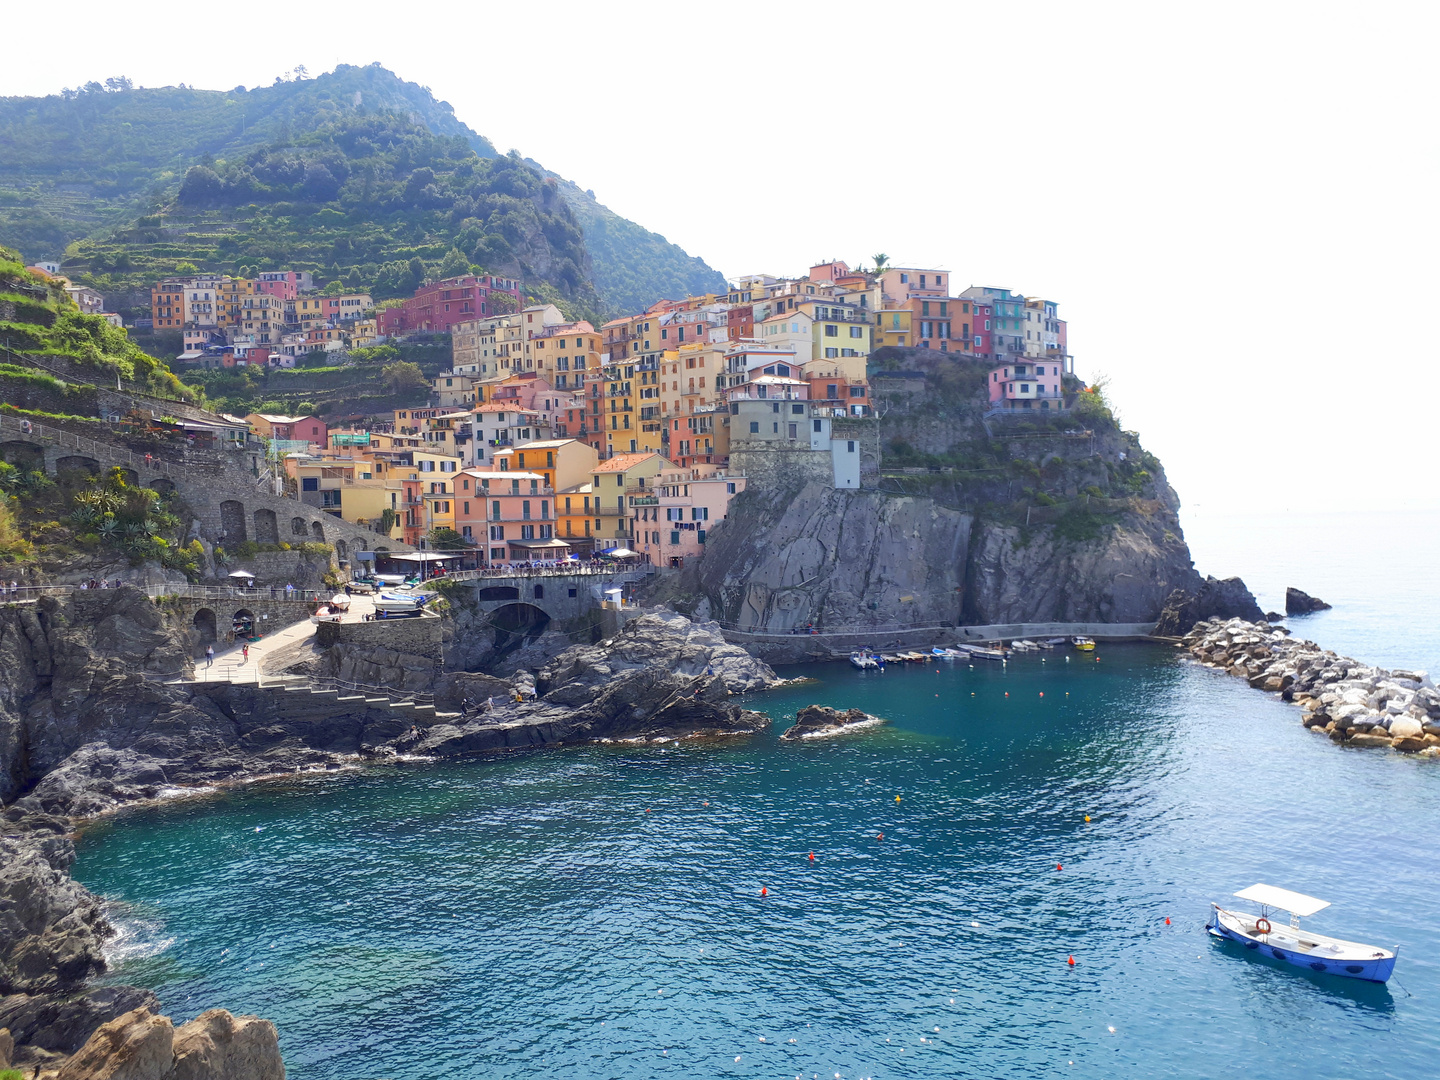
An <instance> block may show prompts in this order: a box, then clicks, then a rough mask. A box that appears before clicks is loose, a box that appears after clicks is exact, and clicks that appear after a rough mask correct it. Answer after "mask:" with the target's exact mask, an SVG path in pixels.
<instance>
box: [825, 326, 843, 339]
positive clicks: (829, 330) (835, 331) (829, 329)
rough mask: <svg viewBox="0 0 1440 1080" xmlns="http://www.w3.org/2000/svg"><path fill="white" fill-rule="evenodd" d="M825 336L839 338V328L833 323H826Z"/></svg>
mask: <svg viewBox="0 0 1440 1080" xmlns="http://www.w3.org/2000/svg"><path fill="white" fill-rule="evenodd" d="M825 336H826V337H839V336H840V327H838V326H836V325H835V324H834V323H826V324H825Z"/></svg>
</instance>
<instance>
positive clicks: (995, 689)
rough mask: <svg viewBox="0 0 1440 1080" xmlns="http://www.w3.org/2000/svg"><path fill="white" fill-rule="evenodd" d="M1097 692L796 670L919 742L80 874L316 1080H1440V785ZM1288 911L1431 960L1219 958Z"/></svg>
mask: <svg viewBox="0 0 1440 1080" xmlns="http://www.w3.org/2000/svg"><path fill="white" fill-rule="evenodd" d="M1317 591H1318V590H1317ZM1066 655H1067V654H1065V653H1055V654H1049V655H1048V656H1047V657H1046V660H1045V662H1043V663H1042V662H1041V661H1040V660H1039V659H1038V658H1029V657H1027V658H1023V659H1021V660H1019V661H1017V662H1015V663H1012V664H1011V665H1010V666H1009V668H1008V669H1006V670H1003V671H1002V670H1001V669H999V668H998V667H994V666H981V667H977V668H974V669H972V668H970V667H969V666H967V665H962V664H955V663H953V662H952V663H950V664H945V663H941V664H940V665H938V666H935V665H930V666H925V667H910V668H904V669H892V670H891V671H889V672H886V673H885V674H884V675H874V674H869V673H857V672H853V671H851V670H850V669H849V668H848V667H839V666H827V667H816V668H806V669H800V670H799V671H796V670H791V671H787V672H786V674H800V673H805V674H810V675H813V676H815V677H817V678H818V679H819V680H820V681H819V682H818V683H817V684H811V685H807V686H804V687H796V688H791V689H787V690H784V691H782V692H779V693H776V694H772V695H762V696H758V697H757V698H756V700H755V704H756V705H757V706H762V707H764V708H766V709H767V710H768V711H770V712H771V713H772V715H775V716H776V718H777V720H780V718H781V716H782V715H783V714H786V713H791V714H793V712H794V710H795V709H796V708H797V707H799V706H801V705H804V704H808V703H810V702H817V701H818V702H827V703H831V704H835V705H841V706H850V705H855V706H859V707H861V708H863V709H866V710H868V711H871V712H876V713H879V714H881V715H884V716H886V717H887V718H889V719H890V721H891V724H890V726H888V727H885V728H881V729H873V730H871V731H868V732H865V733H859V734H855V735H851V736H847V737H843V738H839V739H830V740H820V741H809V742H806V743H804V744H802V745H782V744H780V743H779V742H778V740H777V739H776V737H775V735H777V734H778V731H779V730H780V729H781V728H782V727H783V722H782V723H780V724H777V728H776V731H775V732H774V733H771V734H769V735H766V736H762V737H757V738H752V739H743V740H741V739H737V740H734V741H730V742H711V743H705V744H697V745H685V746H679V747H669V748H664V749H661V748H649V747H646V748H637V747H630V746H610V747H591V748H572V749H564V750H558V751H544V752H527V753H511V754H506V755H497V756H494V757H490V758H484V759H477V760H472V761H466V762H463V763H448V764H431V765H425V764H413V765H406V766H400V767H394V768H386V769H377V770H374V771H370V772H356V773H350V774H346V775H342V776H331V777H325V778H316V779H312V780H303V781H296V782H289V783H284V784H268V785H263V786H255V787H251V788H248V789H244V790H237V791H232V792H229V793H225V794H221V795H218V796H216V797H213V798H208V799H203V800H201V799H196V800H192V801H188V802H183V803H172V804H169V805H165V806H161V807H156V808H148V809H142V810H137V811H133V812H130V813H127V814H124V815H121V816H119V817H117V818H115V819H113V820H110V821H108V822H105V823H103V824H100V825H97V826H94V827H92V828H90V829H88V830H87V831H86V832H85V834H84V835H83V837H82V839H81V843H80V858H79V861H78V862H77V863H76V866H75V871H76V874H77V876H78V877H79V878H80V879H81V880H82V881H84V882H85V883H86V884H87V885H89V886H90V887H91V888H93V889H96V890H97V891H100V892H102V893H105V894H107V895H109V896H111V897H114V898H116V899H117V900H120V901H123V905H124V906H123V908H122V911H123V914H124V920H125V926H126V928H127V935H128V936H127V940H126V941H125V942H124V943H123V949H122V951H123V953H124V955H125V957H126V959H123V960H122V961H121V963H120V964H119V965H118V967H117V970H116V971H115V975H114V977H115V978H116V979H119V980H124V981H130V982H137V983H140V984H142V985H146V986H150V987H153V988H154V989H155V990H156V991H157V992H158V993H159V995H160V997H161V1000H162V1002H163V1004H164V1005H165V1007H166V1008H167V1010H169V1011H171V1012H172V1013H173V1014H174V1015H176V1016H177V1018H188V1017H189V1016H191V1015H193V1014H194V1013H196V1012H198V1011H199V1010H200V1009H202V1008H205V1007H210V1006H216V1005H219V1006H224V1007H227V1008H230V1009H232V1010H236V1011H245V1012H255V1013H259V1014H260V1015H262V1016H266V1017H269V1018H271V1019H273V1020H275V1021H276V1023H277V1024H278V1025H279V1029H280V1037H281V1044H282V1048H283V1050H284V1052H285V1058H286V1062H287V1064H288V1066H289V1070H290V1075H291V1076H292V1077H297V1078H303V1080H310V1078H327V1080H328V1078H334V1080H340V1078H345V1080H357V1078H366V1077H374V1078H378V1077H389V1078H395V1080H401V1078H403V1080H412V1078H413V1080H422V1078H423V1080H433V1078H451V1077H455V1078H459V1077H465V1078H471V1077H521V1076H525V1077H530V1076H550V1075H554V1076H567V1077H569V1076H575V1077H627V1078H630V1077H636V1078H648V1077H655V1078H661V1077H680V1076H685V1077H712V1076H713V1077H730V1076H735V1077H752V1076H753V1077H789V1076H804V1077H807V1078H812V1077H814V1076H822V1077H827V1078H828V1077H834V1076H835V1075H837V1074H838V1075H840V1076H842V1077H844V1078H846V1080H852V1078H855V1077H867V1076H874V1077H917V1078H918V1077H938V1076H966V1077H970V1076H974V1077H1029V1076H1034V1077H1041V1076H1044V1077H1050V1076H1073V1077H1114V1076H1142V1075H1151V1076H1167V1077H1169V1076H1173V1077H1215V1076H1235V1077H1247V1078H1261V1080H1269V1078H1279V1077H1296V1078H1299V1077H1307V1078H1309V1077H1336V1078H1339V1077H1353V1076H1357V1075H1362V1074H1363V1075H1369V1076H1387V1077H1402V1078H1410V1077H1429V1076H1433V1075H1435V1072H1436V1065H1435V1063H1436V1061H1437V1060H1440V1004H1437V1002H1440V967H1437V963H1436V958H1437V956H1440V932H1437V930H1436V929H1435V926H1434V924H1433V922H1432V918H1433V914H1432V912H1433V897H1434V891H1435V885H1436V872H1435V868H1436V867H1437V865H1440V835H1437V831H1436V830H1435V829H1434V827H1433V825H1434V813H1435V809H1436V807H1437V806H1440V763H1437V762H1433V761H1422V760H1416V759H1413V758H1405V757H1401V756H1399V755H1394V754H1388V753H1379V752H1363V751H1343V750H1340V749H1337V748H1336V747H1334V746H1332V745H1331V744H1330V743H1329V742H1328V741H1326V740H1324V739H1322V738H1320V737H1317V736H1315V735H1311V734H1309V733H1308V732H1306V731H1304V730H1303V729H1302V728H1301V727H1300V726H1299V723H1298V720H1299V715H1298V712H1297V711H1296V710H1294V709H1293V708H1292V707H1290V706H1288V705H1284V704H1282V703H1280V702H1278V701H1276V700H1274V699H1272V698H1268V697H1266V696H1264V695H1261V694H1259V693H1257V692H1255V691H1252V690H1250V689H1248V688H1247V687H1245V686H1244V685H1243V684H1241V683H1239V682H1238V681H1237V680H1233V679H1229V678H1227V677H1224V676H1220V675H1217V674H1215V673H1213V672H1210V671H1206V670H1203V669H1199V668H1195V667H1192V666H1189V665H1186V664H1183V663H1181V662H1179V661H1178V658H1177V656H1176V655H1175V652H1174V651H1173V650H1167V649H1163V648H1160V647H1157V646H1138V645H1136V646H1123V647H1122V646H1114V647H1108V648H1103V649H1102V650H1101V652H1100V662H1099V663H1095V662H1093V661H1086V660H1084V659H1082V658H1081V657H1080V656H1079V654H1070V657H1071V658H1070V659H1069V660H1068V661H1067V660H1066ZM1042 692H1043V695H1044V696H1043V697H1041V694H1042ZM1007 693H1008V694H1009V696H1008V697H1006V696H1005V695H1006V694H1007ZM897 795H899V796H900V798H901V801H900V802H898V803H897V802H896V796H897ZM1086 815H1089V816H1090V818H1091V820H1090V822H1089V823H1087V822H1086V821H1085V816H1086ZM882 833H883V837H884V838H883V840H882V839H878V838H877V837H878V836H879V835H880V834H882ZM811 852H813V853H814V855H815V859H814V860H813V861H812V860H810V859H809V857H808V856H809V854H810V853H811ZM1058 867H1063V869H1060V868H1058ZM1256 881H1267V882H1270V883H1272V884H1277V885H1282V886H1287V887H1290V888H1295V889H1299V890H1302V891H1305V892H1310V893H1312V894H1314V895H1317V896H1321V897H1324V898H1325V899H1328V900H1331V901H1333V903H1334V907H1333V908H1332V909H1330V910H1327V911H1325V912H1322V913H1321V914H1320V915H1318V916H1316V917H1315V918H1314V919H1312V920H1307V923H1306V925H1307V926H1312V927H1313V928H1314V929H1316V930H1317V931H1320V932H1322V933H1323V932H1330V933H1333V934H1337V935H1340V936H1345V937H1352V938H1355V939H1358V940H1362V941H1370V942H1373V943H1375V944H1379V945H1385V946H1394V945H1397V944H1398V945H1399V946H1400V960H1399V964H1398V966H1397V968H1396V978H1395V979H1394V980H1393V981H1392V982H1391V983H1390V985H1389V986H1388V987H1377V986H1370V985H1366V984H1357V983H1352V982H1347V981H1342V980H1338V979H1334V978H1331V977H1324V976H1312V975H1309V974H1308V973H1303V974H1302V973H1299V972H1296V971H1295V970H1294V969H1289V968H1282V967H1280V966H1278V965H1276V964H1273V963H1271V962H1267V961H1264V960H1259V959H1257V958H1255V957H1253V956H1252V955H1249V954H1243V950H1240V951H1239V952H1235V951H1231V949H1232V947H1230V946H1222V945H1219V944H1217V943H1215V942H1213V941H1212V940H1210V939H1209V938H1208V937H1207V935H1205V933H1204V931H1203V924H1204V922H1205V918H1206V913H1207V911H1208V903H1209V902H1210V901H1211V900H1223V899H1225V898H1226V897H1227V896H1228V895H1229V894H1230V893H1232V892H1233V891H1235V890H1236V889H1239V888H1242V887H1244V886H1247V885H1250V884H1253V883H1254V882H1256ZM762 887H764V888H766V889H767V890H768V896H766V897H764V898H762V897H761V896H760V890H761V888H762ZM1167 917H1168V918H1170V919H1171V924H1170V925H1168V926H1167V925H1166V924H1165V919H1166V918H1167ZM1071 955H1073V956H1074V958H1075V961H1076V963H1075V966H1074V967H1071V966H1069V965H1068V964H1067V962H1066V961H1067V957H1069V956H1071ZM937 1028H938V1029H939V1030H938V1031H937V1030H936V1029H937ZM762 1039H763V1040H764V1041H761V1040H762ZM792 1040H793V1041H792ZM737 1058H738V1060H737Z"/></svg>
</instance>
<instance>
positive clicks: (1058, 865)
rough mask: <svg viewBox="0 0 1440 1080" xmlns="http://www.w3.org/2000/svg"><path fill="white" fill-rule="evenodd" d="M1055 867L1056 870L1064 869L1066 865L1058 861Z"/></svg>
mask: <svg viewBox="0 0 1440 1080" xmlns="http://www.w3.org/2000/svg"><path fill="white" fill-rule="evenodd" d="M1055 869H1056V870H1064V869H1065V867H1063V866H1061V865H1060V864H1059V863H1058V862H1057V863H1056V864H1055Z"/></svg>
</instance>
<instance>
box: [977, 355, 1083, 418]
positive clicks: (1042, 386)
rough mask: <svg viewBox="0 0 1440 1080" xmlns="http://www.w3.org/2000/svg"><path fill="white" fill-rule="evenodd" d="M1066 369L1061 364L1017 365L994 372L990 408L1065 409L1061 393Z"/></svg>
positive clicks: (992, 374)
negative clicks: (1061, 383)
mask: <svg viewBox="0 0 1440 1080" xmlns="http://www.w3.org/2000/svg"><path fill="white" fill-rule="evenodd" d="M1063 370H1064V369H1063V367H1062V365H1061V364H1060V363H1059V362H1058V361H1041V362H1040V363H1030V362H1028V361H1019V360H1017V361H1015V362H1014V363H1010V364H1002V365H1001V366H999V367H996V368H992V369H991V371H990V407H991V408H992V409H1004V410H1006V411H1009V410H1012V409H1046V410H1060V409H1064V408H1065V397H1064V394H1063V392H1062V390H1061V385H1060V382H1061V374H1062V372H1063Z"/></svg>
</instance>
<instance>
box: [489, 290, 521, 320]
mask: <svg viewBox="0 0 1440 1080" xmlns="http://www.w3.org/2000/svg"><path fill="white" fill-rule="evenodd" d="M485 302H486V303H487V304H489V305H490V314H491V315H514V314H515V312H517V311H519V310H520V304H519V303H518V302H517V301H516V299H515V297H513V296H511V295H510V294H509V293H503V292H492V293H491V294H490V296H489V298H488V299H487V300H486V301H485Z"/></svg>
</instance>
